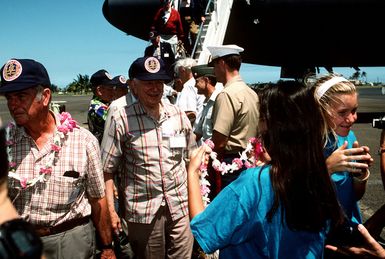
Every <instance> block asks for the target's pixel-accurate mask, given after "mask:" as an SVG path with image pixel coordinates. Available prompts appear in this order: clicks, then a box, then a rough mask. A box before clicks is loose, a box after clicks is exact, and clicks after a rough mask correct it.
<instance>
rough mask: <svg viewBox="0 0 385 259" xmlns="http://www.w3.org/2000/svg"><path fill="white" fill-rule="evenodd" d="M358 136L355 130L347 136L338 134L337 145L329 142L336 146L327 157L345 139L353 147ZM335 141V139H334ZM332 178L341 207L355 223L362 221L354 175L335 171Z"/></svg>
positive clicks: (329, 153)
mask: <svg viewBox="0 0 385 259" xmlns="http://www.w3.org/2000/svg"><path fill="white" fill-rule="evenodd" d="M356 140H357V138H356V136H355V135H354V132H353V131H349V134H348V135H347V136H346V137H341V136H338V135H337V145H334V144H332V143H328V145H327V146H329V145H330V146H334V147H335V148H334V149H333V150H332V151H331V152H330V151H329V152H327V153H328V154H326V157H329V156H330V155H331V154H332V153H333V151H334V150H335V149H337V147H340V146H342V145H343V144H344V142H345V141H347V142H348V146H347V148H352V147H353V143H354V141H356ZM334 141H335V140H334ZM331 179H332V181H333V183H334V186H335V189H336V194H337V198H338V201H339V203H340V204H341V207H342V208H343V210H344V212H345V214H346V216H347V218H348V219H350V220H351V221H352V222H354V223H357V224H358V223H362V217H361V213H360V209H359V206H358V202H357V199H356V194H355V193H354V189H353V177H352V175H351V174H350V173H349V172H346V171H345V172H334V173H333V174H332V175H331Z"/></svg>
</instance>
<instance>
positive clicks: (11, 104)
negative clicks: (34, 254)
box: [0, 59, 115, 258]
mask: <svg viewBox="0 0 385 259" xmlns="http://www.w3.org/2000/svg"><path fill="white" fill-rule="evenodd" d="M0 73H1V84H0V94H2V95H4V96H5V98H6V99H7V105H8V109H9V112H10V114H11V116H12V118H13V119H14V123H10V124H8V126H7V128H6V132H7V134H6V135H7V145H8V147H7V152H8V159H9V162H10V163H9V167H10V170H9V173H8V185H9V196H10V198H11V200H12V201H13V203H14V206H15V207H16V209H17V212H18V213H19V214H20V216H21V217H22V218H23V219H25V220H26V221H28V222H30V223H32V224H33V225H34V227H35V230H36V232H37V233H38V234H39V236H40V237H41V239H42V241H43V245H44V254H45V257H46V258H93V257H94V255H95V232H94V226H93V225H92V222H91V219H92V221H93V222H94V224H95V227H96V229H97V230H98V232H99V234H100V237H101V242H102V244H103V251H102V254H101V256H102V258H115V254H114V251H113V249H112V238H111V232H112V231H111V226H110V224H109V217H108V211H107V209H108V208H107V202H106V198H105V190H104V188H105V185H104V179H103V172H102V168H101V161H100V149H99V144H98V141H97V139H96V138H95V137H94V136H93V135H92V134H91V133H90V132H89V131H88V130H86V129H84V128H80V127H78V126H77V125H76V122H75V121H73V120H72V118H71V116H70V115H69V114H68V113H63V114H54V113H53V112H51V111H50V110H49V104H50V101H51V98H52V96H51V90H50V85H51V83H50V80H49V76H48V73H47V71H46V69H45V68H44V66H43V65H42V64H40V63H39V62H36V61H34V60H31V59H11V60H9V61H8V62H7V63H6V64H5V65H4V66H3V67H2V68H1V70H0Z"/></svg>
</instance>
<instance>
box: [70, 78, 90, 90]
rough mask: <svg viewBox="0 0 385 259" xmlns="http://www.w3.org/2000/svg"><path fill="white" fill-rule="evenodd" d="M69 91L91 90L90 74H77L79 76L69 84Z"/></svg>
mask: <svg viewBox="0 0 385 259" xmlns="http://www.w3.org/2000/svg"><path fill="white" fill-rule="evenodd" d="M67 91H68V92H74V93H81V94H82V93H86V94H87V93H88V92H90V91H91V83H90V77H89V76H88V75H81V74H79V75H77V78H76V79H74V80H73V81H72V82H71V83H70V84H69V85H68V86H67Z"/></svg>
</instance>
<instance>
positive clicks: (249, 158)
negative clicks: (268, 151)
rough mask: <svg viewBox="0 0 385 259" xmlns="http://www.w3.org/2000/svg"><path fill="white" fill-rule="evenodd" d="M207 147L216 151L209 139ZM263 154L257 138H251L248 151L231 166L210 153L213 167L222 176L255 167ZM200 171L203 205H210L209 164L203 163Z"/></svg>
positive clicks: (235, 159)
mask: <svg viewBox="0 0 385 259" xmlns="http://www.w3.org/2000/svg"><path fill="white" fill-rule="evenodd" d="M204 143H205V144H206V145H208V146H209V147H210V148H211V149H214V143H213V142H212V141H211V140H210V139H208V140H206V141H205V142H204ZM262 152H263V149H262V143H261V141H260V140H259V139H257V138H250V139H249V141H248V143H247V146H246V149H245V150H244V151H243V152H242V153H241V154H240V157H239V158H234V159H233V161H232V163H231V164H226V163H225V162H222V163H221V162H220V161H219V160H218V159H217V153H216V152H214V151H212V152H211V153H210V158H211V159H212V161H213V162H212V167H213V168H214V170H215V171H217V172H221V174H222V175H224V174H228V173H233V172H234V171H237V170H239V169H241V168H242V167H243V166H245V167H246V168H251V167H255V166H256V163H257V161H258V159H259V156H260V155H261V153H262ZM199 170H200V171H201V176H200V186H201V195H202V197H203V198H202V199H203V203H204V205H205V206H207V204H209V203H210V199H209V197H208V194H209V193H210V188H209V186H210V183H209V181H208V180H207V179H206V176H207V175H208V173H207V164H205V163H202V164H201V165H200V168H199Z"/></svg>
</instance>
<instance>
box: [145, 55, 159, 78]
mask: <svg viewBox="0 0 385 259" xmlns="http://www.w3.org/2000/svg"><path fill="white" fill-rule="evenodd" d="M144 68H145V69H146V70H147V72H149V73H152V74H154V73H157V72H158V71H159V70H160V63H159V60H158V59H157V58H154V57H149V58H148V59H146V61H144Z"/></svg>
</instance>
